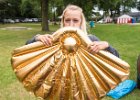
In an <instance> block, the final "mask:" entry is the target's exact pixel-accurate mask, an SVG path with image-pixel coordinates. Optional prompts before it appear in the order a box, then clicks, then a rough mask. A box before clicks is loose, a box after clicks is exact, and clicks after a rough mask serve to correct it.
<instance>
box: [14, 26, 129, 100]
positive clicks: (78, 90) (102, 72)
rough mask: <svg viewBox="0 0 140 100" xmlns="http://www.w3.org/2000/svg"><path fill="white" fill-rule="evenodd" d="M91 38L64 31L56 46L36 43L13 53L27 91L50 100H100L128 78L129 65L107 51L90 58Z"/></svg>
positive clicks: (56, 35) (59, 33)
mask: <svg viewBox="0 0 140 100" xmlns="http://www.w3.org/2000/svg"><path fill="white" fill-rule="evenodd" d="M90 43H91V41H90V40H89V38H88V36H87V35H85V34H84V33H83V32H82V31H81V30H80V29H77V28H72V27H65V28H61V29H59V30H58V31H56V32H55V33H54V34H53V45H52V46H45V45H44V44H43V43H41V42H35V43H32V44H29V45H25V46H22V47H20V48H17V49H15V50H14V52H13V54H12V66H13V70H14V72H15V73H16V76H17V77H18V79H19V80H20V81H21V82H22V83H23V85H24V87H25V88H26V89H27V90H28V91H31V92H33V93H34V94H35V95H36V96H37V97H41V98H43V99H49V100H59V99H62V100H96V99H97V100H98V99H100V98H101V97H103V96H105V95H106V93H107V92H108V91H109V90H111V89H113V88H115V87H116V86H117V85H118V83H120V82H121V81H123V80H125V79H127V78H128V75H129V65H128V63H126V62H124V61H123V60H121V59H119V58H117V57H116V56H114V55H112V54H111V53H109V52H107V51H103V50H101V51H99V53H97V54H91V53H90V52H88V50H87V48H86V47H87V45H88V44H90Z"/></svg>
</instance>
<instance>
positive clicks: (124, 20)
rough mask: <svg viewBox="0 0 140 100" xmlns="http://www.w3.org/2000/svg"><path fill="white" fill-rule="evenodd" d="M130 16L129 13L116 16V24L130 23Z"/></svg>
mask: <svg viewBox="0 0 140 100" xmlns="http://www.w3.org/2000/svg"><path fill="white" fill-rule="evenodd" d="M131 20H132V17H131V16H129V15H122V16H120V17H118V19H117V23H118V24H123V23H132V21H131Z"/></svg>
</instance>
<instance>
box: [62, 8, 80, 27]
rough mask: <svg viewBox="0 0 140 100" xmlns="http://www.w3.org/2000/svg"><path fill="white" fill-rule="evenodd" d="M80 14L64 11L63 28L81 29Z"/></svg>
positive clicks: (78, 12)
mask: <svg viewBox="0 0 140 100" xmlns="http://www.w3.org/2000/svg"><path fill="white" fill-rule="evenodd" d="M81 22H82V20H81V13H80V11H76V10H75V11H73V10H69V11H66V13H65V15H64V27H65V26H71V27H78V28H80V27H81Z"/></svg>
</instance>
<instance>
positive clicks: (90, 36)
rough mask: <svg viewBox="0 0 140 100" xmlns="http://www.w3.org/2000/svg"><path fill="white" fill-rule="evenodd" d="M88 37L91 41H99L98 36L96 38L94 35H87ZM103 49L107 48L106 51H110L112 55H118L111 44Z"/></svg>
mask: <svg viewBox="0 0 140 100" xmlns="http://www.w3.org/2000/svg"><path fill="white" fill-rule="evenodd" d="M88 37H89V38H90V40H91V41H100V40H99V38H97V37H96V36H95V35H89V36H88ZM105 50H107V51H108V52H110V53H112V54H113V55H115V56H117V57H119V53H118V51H117V50H116V49H114V48H113V47H112V46H111V45H109V47H108V48H106V49H105Z"/></svg>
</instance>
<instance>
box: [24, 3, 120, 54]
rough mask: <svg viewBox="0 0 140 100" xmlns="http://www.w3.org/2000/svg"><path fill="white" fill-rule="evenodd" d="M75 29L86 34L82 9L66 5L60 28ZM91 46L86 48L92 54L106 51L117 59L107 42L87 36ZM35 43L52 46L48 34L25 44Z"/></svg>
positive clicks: (114, 51)
mask: <svg viewBox="0 0 140 100" xmlns="http://www.w3.org/2000/svg"><path fill="white" fill-rule="evenodd" d="M67 26H71V27H77V28H79V29H81V30H82V31H83V32H84V33H85V34H87V29H86V20H85V17H84V14H83V11H82V9H81V8H80V7H79V6H77V5H68V6H67V7H66V8H65V9H64V11H63V13H62V18H61V28H62V27H67ZM88 37H89V39H90V40H91V41H92V44H90V45H89V46H88V50H89V51H90V52H93V53H97V52H99V50H107V51H109V52H110V53H112V54H114V55H115V56H117V57H119V53H118V52H117V50H115V49H114V48H113V47H112V46H110V45H109V43H108V42H107V41H100V40H99V39H98V38H97V37H96V36H95V35H91V34H90V35H88ZM36 41H41V42H43V43H44V44H45V45H52V36H51V35H50V34H45V35H36V36H34V37H33V38H32V39H31V40H28V41H27V42H26V44H29V43H33V42H36Z"/></svg>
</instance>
